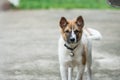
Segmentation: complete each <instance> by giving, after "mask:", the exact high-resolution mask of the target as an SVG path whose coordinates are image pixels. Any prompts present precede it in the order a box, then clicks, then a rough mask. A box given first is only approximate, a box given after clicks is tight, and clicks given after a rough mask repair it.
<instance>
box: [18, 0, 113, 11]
mask: <svg viewBox="0 0 120 80" xmlns="http://www.w3.org/2000/svg"><path fill="white" fill-rule="evenodd" d="M19 8H21V9H50V8H55V9H59V8H64V9H73V8H88V9H110V8H112V7H110V6H109V5H108V4H107V2H106V0H21V1H20V7H19Z"/></svg>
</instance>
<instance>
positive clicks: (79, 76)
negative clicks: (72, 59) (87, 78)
mask: <svg viewBox="0 0 120 80" xmlns="http://www.w3.org/2000/svg"><path fill="white" fill-rule="evenodd" d="M77 69H78V72H77V77H76V80H82V79H83V74H84V69H85V65H82V64H81V65H80V66H78V67H77Z"/></svg>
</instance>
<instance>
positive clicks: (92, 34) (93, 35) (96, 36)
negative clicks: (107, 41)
mask: <svg viewBox="0 0 120 80" xmlns="http://www.w3.org/2000/svg"><path fill="white" fill-rule="evenodd" d="M84 32H85V34H86V35H87V37H88V38H89V39H92V40H101V39H102V35H101V33H100V32H99V31H97V30H95V29H92V28H85V29H84Z"/></svg>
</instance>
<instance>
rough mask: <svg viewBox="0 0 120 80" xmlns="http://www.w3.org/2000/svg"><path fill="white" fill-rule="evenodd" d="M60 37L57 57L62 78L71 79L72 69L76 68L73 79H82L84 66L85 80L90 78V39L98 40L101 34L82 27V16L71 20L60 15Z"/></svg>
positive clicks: (63, 79)
mask: <svg viewBox="0 0 120 80" xmlns="http://www.w3.org/2000/svg"><path fill="white" fill-rule="evenodd" d="M59 26H60V33H61V36H60V39H59V42H58V57H59V63H60V73H61V79H62V80H72V75H73V69H74V68H75V67H76V68H77V75H76V79H75V80H83V74H84V72H85V68H86V69H87V80H92V71H91V64H92V56H91V53H92V40H94V39H95V40H100V39H101V38H102V36H101V34H100V33H99V32H98V31H97V30H95V29H92V28H86V27H84V20H83V17H82V16H79V17H77V18H76V19H73V20H67V19H66V18H65V17H61V19H60V21H59Z"/></svg>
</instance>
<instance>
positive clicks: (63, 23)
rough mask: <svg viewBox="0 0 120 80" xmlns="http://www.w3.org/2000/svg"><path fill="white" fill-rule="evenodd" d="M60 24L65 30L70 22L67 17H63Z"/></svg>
mask: <svg viewBox="0 0 120 80" xmlns="http://www.w3.org/2000/svg"><path fill="white" fill-rule="evenodd" d="M59 24H60V27H61V28H65V27H66V26H67V24H68V22H67V20H66V18H65V17H61V19H60V22H59Z"/></svg>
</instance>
